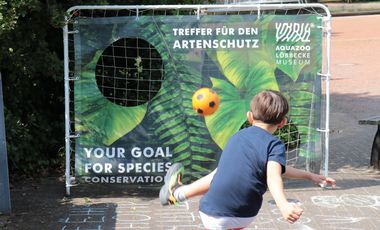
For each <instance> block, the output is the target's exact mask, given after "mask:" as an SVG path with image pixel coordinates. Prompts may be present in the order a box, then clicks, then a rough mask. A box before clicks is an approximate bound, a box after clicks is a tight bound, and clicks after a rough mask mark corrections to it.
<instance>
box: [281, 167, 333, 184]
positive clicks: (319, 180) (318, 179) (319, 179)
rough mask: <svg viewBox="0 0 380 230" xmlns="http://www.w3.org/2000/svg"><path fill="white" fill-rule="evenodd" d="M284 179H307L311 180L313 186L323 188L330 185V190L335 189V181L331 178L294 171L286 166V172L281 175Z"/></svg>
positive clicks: (298, 170)
mask: <svg viewBox="0 0 380 230" xmlns="http://www.w3.org/2000/svg"><path fill="white" fill-rule="evenodd" d="M283 176H284V177H287V178H293V179H307V180H311V181H312V182H314V183H315V184H317V185H319V186H321V187H324V186H326V185H330V186H331V187H332V188H335V187H336V181H335V180H334V179H333V178H330V177H325V176H323V175H318V174H315V173H311V172H307V171H304V170H300V169H296V168H293V167H291V166H286V171H285V173H284V174H283Z"/></svg>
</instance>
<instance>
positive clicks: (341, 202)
mask: <svg viewBox="0 0 380 230" xmlns="http://www.w3.org/2000/svg"><path fill="white" fill-rule="evenodd" d="M311 201H312V202H313V204H315V205H317V206H321V207H326V208H337V207H339V206H349V207H357V208H364V207H367V208H374V209H377V210H380V196H371V195H357V194H343V195H341V196H312V197H311Z"/></svg>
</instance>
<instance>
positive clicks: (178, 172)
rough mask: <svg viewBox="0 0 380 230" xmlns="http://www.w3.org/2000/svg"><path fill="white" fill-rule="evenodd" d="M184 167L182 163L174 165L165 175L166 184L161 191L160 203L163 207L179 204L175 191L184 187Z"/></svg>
mask: <svg viewBox="0 0 380 230" xmlns="http://www.w3.org/2000/svg"><path fill="white" fill-rule="evenodd" d="M183 171H184V167H183V165H182V164H181V163H174V164H173V165H171V166H170V168H169V170H168V171H167V172H166V175H165V179H164V181H165V184H164V185H163V186H162V187H161V190H160V201H161V204H162V205H170V204H178V203H179V202H178V201H177V199H176V198H175V197H174V190H175V189H176V188H178V187H179V186H181V185H182V182H181V180H182V176H183Z"/></svg>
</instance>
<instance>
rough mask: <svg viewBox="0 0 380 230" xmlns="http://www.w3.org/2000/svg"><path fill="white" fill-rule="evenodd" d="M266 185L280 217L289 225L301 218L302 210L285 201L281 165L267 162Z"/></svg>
mask: <svg viewBox="0 0 380 230" xmlns="http://www.w3.org/2000/svg"><path fill="white" fill-rule="evenodd" d="M267 184H268V188H269V191H270V193H271V194H272V196H273V199H274V200H275V201H276V204H277V207H278V208H279V209H280V211H281V214H282V216H283V217H284V218H285V219H286V220H287V221H288V222H289V223H294V222H295V221H297V220H298V219H299V218H300V217H301V214H302V212H303V210H302V208H301V207H299V206H298V205H296V204H290V203H289V202H288V200H287V199H286V196H285V192H284V184H283V182H282V178H281V165H280V164H279V163H278V162H276V161H268V165H267Z"/></svg>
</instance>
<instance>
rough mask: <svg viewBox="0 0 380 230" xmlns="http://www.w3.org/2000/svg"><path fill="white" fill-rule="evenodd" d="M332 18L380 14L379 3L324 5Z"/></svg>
mask: <svg viewBox="0 0 380 230" xmlns="http://www.w3.org/2000/svg"><path fill="white" fill-rule="evenodd" d="M325 5H326V6H327V7H328V8H329V10H330V12H331V15H332V16H354V15H373V14H380V2H376V3H326V4H325Z"/></svg>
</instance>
